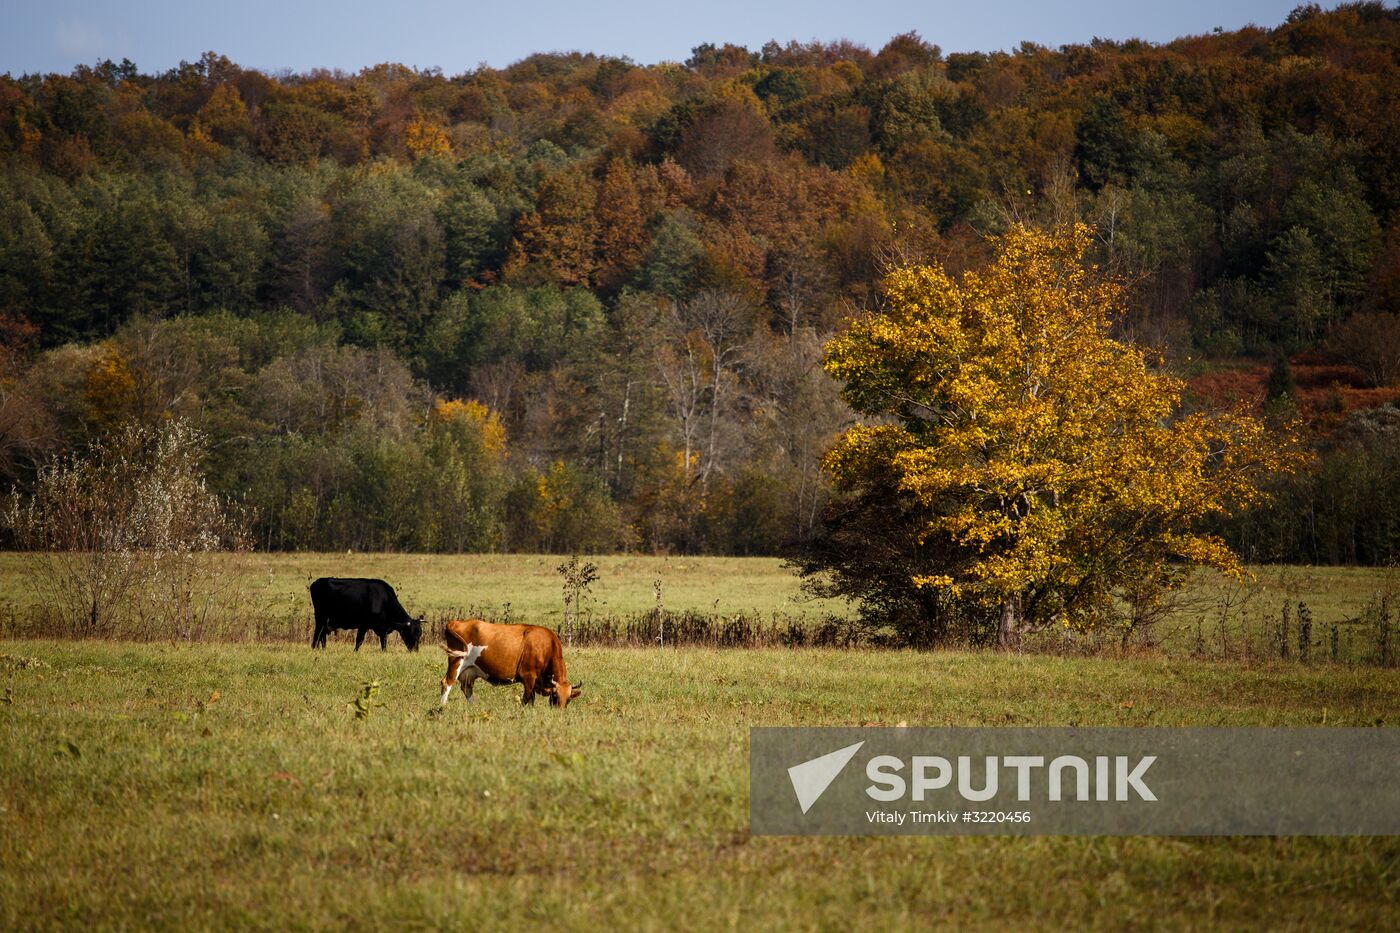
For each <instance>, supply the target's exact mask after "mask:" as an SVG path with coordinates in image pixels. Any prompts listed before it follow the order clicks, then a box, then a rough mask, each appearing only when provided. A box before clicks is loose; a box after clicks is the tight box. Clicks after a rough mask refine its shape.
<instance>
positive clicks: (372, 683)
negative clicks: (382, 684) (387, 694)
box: [345, 680, 384, 720]
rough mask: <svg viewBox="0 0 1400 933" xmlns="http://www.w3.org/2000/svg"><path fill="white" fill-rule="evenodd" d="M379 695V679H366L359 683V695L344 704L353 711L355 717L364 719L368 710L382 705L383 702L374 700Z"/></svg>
mask: <svg viewBox="0 0 1400 933" xmlns="http://www.w3.org/2000/svg"><path fill="white" fill-rule="evenodd" d="M377 696H379V681H377V680H366V681H365V682H364V683H362V684H361V685H360V695H359V696H357V697H356V698H355V699H353V700H351V701H350V702H349V703H346V704H345V705H346V706H348V707H350V708H351V709H353V710H354V711H355V718H356V719H360V720H364V719H368V718H369V714H370V711H371V710H372V709H374V707H376V706H383V705H384V704H383V703H376V702H374V699H375V697H377Z"/></svg>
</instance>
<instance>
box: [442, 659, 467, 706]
mask: <svg viewBox="0 0 1400 933" xmlns="http://www.w3.org/2000/svg"><path fill="white" fill-rule="evenodd" d="M461 667H462V660H461V658H448V659H447V676H446V677H444V678H443V679H442V699H441V701H440V702H441V704H442V705H443V706H446V705H447V698H448V696H449V695H450V694H451V693H452V685H453V684H455V683H456V682H457V677H458V675H459V674H460V673H461ZM463 689H464V690H465V689H466V688H465V687H464V688H463ZM467 699H471V697H467Z"/></svg>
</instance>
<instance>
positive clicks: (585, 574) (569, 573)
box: [558, 554, 598, 647]
mask: <svg viewBox="0 0 1400 933" xmlns="http://www.w3.org/2000/svg"><path fill="white" fill-rule="evenodd" d="M558 570H559V576H561V577H563V578H564V639H565V641H566V642H567V643H568V644H569V646H570V647H572V646H573V643H574V619H575V618H577V616H578V609H579V606H580V604H581V603H582V602H583V598H584V597H585V596H587V595H588V591H589V589H590V588H591V587H592V586H593V584H594V583H596V582H598V565H597V564H595V563H593V562H592V561H585V562H584V563H579V559H578V555H577V554H575V555H573V556H572V557H570V558H569V559H568V560H566V561H564V563H562V564H560V565H559V567H558Z"/></svg>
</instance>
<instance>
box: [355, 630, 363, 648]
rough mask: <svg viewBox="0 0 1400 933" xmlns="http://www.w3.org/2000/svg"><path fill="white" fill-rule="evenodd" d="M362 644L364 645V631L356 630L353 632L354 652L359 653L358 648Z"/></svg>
mask: <svg viewBox="0 0 1400 933" xmlns="http://www.w3.org/2000/svg"><path fill="white" fill-rule="evenodd" d="M364 643H365V630H364V629H357V630H356V631H355V650H356V651H359V650H360V646H361V645H363V644H364Z"/></svg>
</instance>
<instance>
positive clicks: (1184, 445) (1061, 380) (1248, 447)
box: [825, 226, 1301, 647]
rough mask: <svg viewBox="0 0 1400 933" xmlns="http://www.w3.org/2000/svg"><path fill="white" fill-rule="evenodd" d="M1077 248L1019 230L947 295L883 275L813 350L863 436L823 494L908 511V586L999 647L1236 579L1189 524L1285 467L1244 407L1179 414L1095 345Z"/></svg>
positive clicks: (1196, 524) (1094, 295) (1242, 503)
mask: <svg viewBox="0 0 1400 933" xmlns="http://www.w3.org/2000/svg"><path fill="white" fill-rule="evenodd" d="M1090 242H1091V239H1090V232H1089V230H1088V229H1087V228H1085V227H1083V226H1075V227H1064V228H1058V229H1056V230H1052V231H1045V230H1039V229H1031V228H1026V227H1019V226H1018V227H1013V228H1012V229H1011V230H1010V231H1008V232H1007V233H1006V234H1005V235H1004V236H1002V237H1001V238H999V239H998V240H997V241H996V242H995V244H994V246H995V258H994V260H993V261H992V262H991V264H990V265H989V266H988V267H987V268H985V269H983V270H981V271H978V272H968V273H966V274H964V275H963V276H962V277H961V280H954V279H953V278H952V277H950V276H949V275H948V274H946V273H945V272H944V271H943V269H942V268H940V267H938V266H936V265H932V266H925V265H915V266H906V267H904V268H900V269H897V270H895V271H893V272H891V273H890V274H889V275H888V277H887V278H886V280H885V293H886V298H887V306H886V308H884V309H883V310H882V311H881V312H880V313H876V314H870V315H868V316H866V317H864V318H862V319H859V320H857V321H856V322H854V323H853V324H852V325H851V326H850V328H849V329H848V330H847V331H846V332H845V333H843V334H841V335H839V336H837V337H836V338H834V339H833V340H832V341H831V342H830V343H829V344H828V345H827V349H826V361H825V365H826V369H827V371H828V372H829V373H830V374H831V375H832V376H834V377H835V378H837V379H838V380H840V381H841V382H842V383H843V385H844V387H843V395H844V397H845V399H846V401H847V402H848V403H849V404H850V405H851V406H852V408H854V409H855V411H856V412H857V413H859V414H860V415H862V416H864V417H865V418H866V419H868V420H869V421H870V423H866V424H859V425H857V426H855V427H853V428H851V429H850V430H848V431H847V432H846V433H845V434H844V435H843V436H842V437H841V438H840V439H839V440H838V441H837V443H836V445H835V446H834V448H833V449H832V450H831V451H830V452H829V453H828V454H827V456H826V459H825V466H826V468H827V470H828V471H829V472H830V474H831V476H832V478H833V479H834V481H835V483H836V485H837V487H838V490H840V491H841V492H843V493H845V494H848V495H849V494H852V493H859V492H860V491H861V490H863V489H868V488H872V487H884V488H888V489H890V490H891V491H892V493H893V494H894V495H897V496H901V497H905V498H906V499H907V500H908V501H909V502H911V503H912V504H913V506H914V507H915V508H916V509H917V514H918V515H919V516H920V517H919V519H918V525H919V526H918V527H917V528H916V529H915V533H914V537H915V538H916V539H917V544H918V545H919V546H920V547H924V548H926V549H927V550H926V553H928V554H932V555H935V558H934V559H933V560H932V561H925V563H924V564H923V565H922V566H916V567H914V568H913V569H912V570H910V571H909V572H908V576H907V577H906V581H907V586H908V587H910V588H913V589H916V590H920V591H923V592H924V593H925V594H928V593H930V592H933V593H937V594H939V595H940V596H941V597H943V598H945V599H951V600H959V601H964V602H967V603H970V604H974V605H977V606H981V607H984V608H985V609H987V610H988V615H989V616H994V617H995V618H996V619H997V622H998V625H997V630H998V641H999V643H1000V644H1001V645H1002V646H1003V647H1008V646H1011V645H1014V644H1016V643H1018V642H1019V639H1020V637H1021V635H1022V634H1024V633H1026V632H1028V631H1033V630H1037V629H1040V628H1043V627H1045V626H1047V625H1050V624H1054V623H1063V624H1065V625H1069V626H1072V627H1078V628H1090V627H1094V626H1097V625H1100V624H1103V623H1105V622H1108V621H1113V622H1117V623H1127V624H1131V622H1132V621H1133V620H1134V619H1135V618H1137V619H1140V618H1142V617H1143V615H1144V613H1146V612H1147V611H1148V610H1150V609H1151V607H1153V606H1154V605H1156V604H1157V603H1158V601H1159V600H1160V599H1161V597H1162V595H1163V594H1164V593H1165V592H1166V591H1168V590H1170V589H1171V588H1173V587H1174V586H1176V585H1177V584H1179V583H1180V581H1181V579H1182V574H1183V572H1184V569H1185V568H1186V567H1188V566H1190V565H1193V564H1204V565H1209V566H1212V567H1216V568H1219V569H1221V570H1223V571H1225V572H1226V573H1230V574H1240V573H1241V572H1242V568H1241V567H1240V564H1239V562H1238V559H1237V557H1236V556H1235V555H1234V554H1233V553H1232V552H1231V551H1230V549H1229V548H1228V547H1227V546H1226V545H1225V543H1224V542H1223V541H1221V540H1219V539H1218V538H1215V537H1212V536H1209V535H1206V534H1202V533H1200V532H1199V528H1200V526H1201V523H1202V521H1203V520H1205V519H1208V518H1210V517H1212V516H1221V515H1228V514H1230V513H1232V512H1233V511H1235V510H1237V509H1239V508H1242V507H1248V506H1250V505H1251V504H1254V503H1257V502H1258V501H1259V500H1260V498H1261V493H1260V490H1259V484H1258V481H1259V480H1260V478H1261V477H1262V476H1264V475H1265V474H1268V473H1271V472H1275V471H1281V470H1288V469H1292V468H1294V467H1295V466H1296V464H1297V462H1298V460H1299V458H1300V456H1301V455H1300V454H1299V453H1298V452H1297V451H1298V447H1297V444H1296V442H1295V441H1294V439H1293V438H1292V437H1291V436H1280V432H1278V431H1275V432H1274V433H1272V434H1271V433H1270V432H1269V430H1268V429H1267V428H1266V425H1265V424H1264V423H1263V422H1261V421H1260V420H1259V419H1257V418H1254V417H1252V416H1251V415H1250V414H1248V413H1247V412H1245V411H1243V410H1237V411H1234V412H1230V413H1222V414H1207V413H1190V414H1183V413H1182V412H1181V396H1182V389H1183V384H1182V383H1181V382H1180V381H1179V380H1177V379H1175V378H1173V377H1171V376H1170V375H1168V374H1166V373H1165V372H1162V371H1160V370H1158V369H1156V368H1155V367H1154V366H1153V365H1152V362H1151V360H1150V359H1149V357H1148V356H1147V354H1145V353H1144V351H1143V350H1141V349H1139V348H1137V347H1134V346H1131V345H1129V344H1126V343H1123V342H1120V341H1118V340H1115V339H1113V337H1112V336H1111V333H1110V330H1111V326H1112V323H1113V321H1114V319H1115V315H1117V314H1118V313H1119V312H1120V310H1121V302H1120V298H1121V290H1120V288H1119V286H1118V285H1116V284H1115V283H1114V282H1113V281H1111V280H1110V279H1108V278H1107V277H1105V276H1103V275H1101V274H1099V273H1098V271H1097V270H1096V269H1094V268H1093V267H1091V266H1089V265H1088V264H1086V261H1085V253H1086V251H1087V249H1088V248H1089V246H1090ZM1281 433H1282V434H1284V435H1291V432H1290V431H1287V430H1285V431H1283V432H1281Z"/></svg>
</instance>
